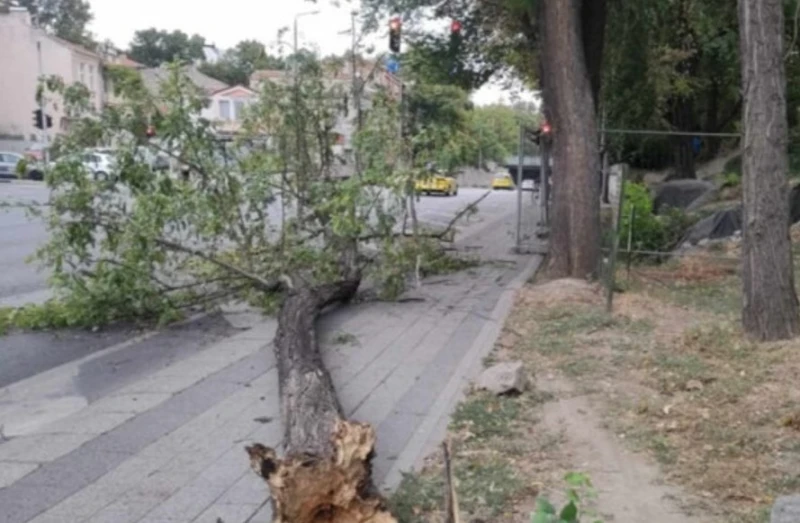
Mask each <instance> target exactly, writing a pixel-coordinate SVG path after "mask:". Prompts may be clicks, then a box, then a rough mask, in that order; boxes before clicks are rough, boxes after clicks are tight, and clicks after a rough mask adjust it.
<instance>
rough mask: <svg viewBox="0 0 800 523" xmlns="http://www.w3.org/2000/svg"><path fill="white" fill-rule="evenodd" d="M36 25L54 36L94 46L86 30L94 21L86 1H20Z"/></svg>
mask: <svg viewBox="0 0 800 523" xmlns="http://www.w3.org/2000/svg"><path fill="white" fill-rule="evenodd" d="M19 5H20V7H26V8H27V9H28V11H30V13H31V15H32V16H33V17H34V19H35V21H36V23H38V24H39V25H40V26H41V27H44V28H45V29H47V30H48V31H50V32H52V33H53V34H54V35H56V36H58V37H59V38H63V39H64V40H68V41H70V42H72V43H75V44H79V45H87V46H92V45H93V43H94V42H93V40H92V37H91V35H90V34H89V32H88V31H87V29H86V26H87V25H89V22H91V21H92V18H94V15H92V9H91V6H90V5H89V2H87V1H86V0H19Z"/></svg>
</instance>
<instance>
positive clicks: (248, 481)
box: [218, 453, 269, 505]
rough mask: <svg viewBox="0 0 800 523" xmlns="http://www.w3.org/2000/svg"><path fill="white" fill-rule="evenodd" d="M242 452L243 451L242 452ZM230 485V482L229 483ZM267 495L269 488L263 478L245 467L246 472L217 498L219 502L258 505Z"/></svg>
mask: <svg viewBox="0 0 800 523" xmlns="http://www.w3.org/2000/svg"><path fill="white" fill-rule="evenodd" d="M242 454H244V453H242ZM229 485H230V483H229ZM268 497H269V488H268V487H267V484H266V483H265V482H264V480H263V479H262V478H260V477H258V476H256V474H255V472H253V471H252V470H250V467H249V466H248V467H247V473H246V474H243V475H242V476H241V477H240V478H239V479H238V480H237V481H236V482H235V483H233V486H232V487H231V488H229V489H228V490H227V491H225V493H224V494H223V495H222V497H220V498H219V501H218V503H220V504H234V505H237V504H245V505H248V504H252V505H260V504H261V503H263V502H264V500H265V499H267V498H268Z"/></svg>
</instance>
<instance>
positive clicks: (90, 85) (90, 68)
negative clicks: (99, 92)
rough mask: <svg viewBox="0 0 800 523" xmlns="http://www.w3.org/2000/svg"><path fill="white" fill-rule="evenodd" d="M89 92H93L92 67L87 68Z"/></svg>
mask: <svg viewBox="0 0 800 523" xmlns="http://www.w3.org/2000/svg"><path fill="white" fill-rule="evenodd" d="M87 87H88V88H89V90H90V91H92V92H94V66H93V65H90V66H89V84H88V85H87Z"/></svg>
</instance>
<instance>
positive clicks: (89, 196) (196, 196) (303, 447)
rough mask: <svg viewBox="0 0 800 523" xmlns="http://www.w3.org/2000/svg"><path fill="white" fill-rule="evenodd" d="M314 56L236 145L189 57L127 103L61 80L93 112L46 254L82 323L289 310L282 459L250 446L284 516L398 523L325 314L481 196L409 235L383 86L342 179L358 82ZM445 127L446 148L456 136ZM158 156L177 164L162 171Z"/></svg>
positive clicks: (412, 255) (407, 266)
mask: <svg viewBox="0 0 800 523" xmlns="http://www.w3.org/2000/svg"><path fill="white" fill-rule="evenodd" d="M303 68H304V70H302V71H300V74H299V75H298V76H297V80H295V82H293V84H292V85H279V84H267V85H266V86H264V88H263V90H262V92H261V93H260V96H259V100H258V101H257V102H256V103H254V104H252V106H250V107H249V108H248V109H247V110H246V111H245V112H244V114H243V115H242V129H241V132H240V133H239V135H238V136H237V137H236V139H234V140H228V141H221V140H220V139H219V136H218V133H217V132H216V131H215V128H214V126H213V125H212V124H211V123H210V122H208V121H205V120H203V119H202V118H199V114H200V112H201V110H202V108H203V107H204V100H203V93H200V92H198V91H197V89H196V88H195V87H194V86H193V85H192V84H191V83H190V82H189V80H188V79H187V78H186V77H184V76H183V75H182V74H181V72H180V69H179V68H178V67H175V68H173V70H172V74H171V76H170V78H169V80H168V81H167V82H165V83H164V84H163V85H162V86H161V90H160V92H159V94H158V95H157V96H152V95H151V94H149V93H148V92H147V91H146V90H144V88H143V87H142V86H141V84H140V83H137V82H135V81H131V82H130V83H129V84H124V85H123V87H124V91H123V92H122V93H120V94H121V95H123V98H124V100H125V101H124V103H122V104H119V105H116V106H112V107H108V108H105V109H104V110H103V112H102V113H93V112H92V111H91V109H90V105H89V104H88V103H87V101H88V97H87V95H88V93H87V92H86V91H85V89H83V88H81V87H66V86H64V85H61V84H60V83H59V82H58V81H55V80H53V81H51V82H50V85H49V87H50V89H52V90H56V91H58V92H59V93H60V94H61V95H62V96H63V98H64V100H65V104H66V106H67V107H69V108H70V110H72V111H73V114H82V115H83V117H82V118H80V119H78V120H77V121H76V123H75V126H74V127H73V128H72V130H71V132H70V133H69V134H68V135H66V137H65V138H64V139H63V141H62V142H61V143H60V144H59V147H60V150H61V151H62V160H61V161H59V162H58V163H57V164H56V165H55V167H54V168H53V169H52V171H51V172H50V173H48V177H47V182H48V185H49V186H50V188H51V189H52V193H53V197H52V201H51V205H50V207H49V208H48V210H47V211H46V214H45V217H46V219H47V223H48V228H49V231H50V235H51V240H50V242H49V243H48V244H47V245H46V246H45V247H43V248H42V249H41V251H40V252H39V253H38V258H39V259H40V261H42V262H43V263H44V264H45V265H46V266H47V267H49V268H50V269H51V270H52V271H53V282H54V285H55V291H56V293H57V296H58V299H59V300H61V302H62V303H64V304H65V306H66V307H67V308H68V309H69V310H70V311H71V314H74V317H75V323H83V324H91V325H96V324H102V323H107V322H111V321H115V320H118V319H132V318H136V319H140V318H159V319H161V320H170V319H173V318H175V317H176V316H178V315H179V314H181V313H182V312H184V311H186V310H187V309H192V308H196V307H208V306H213V305H214V304H216V303H219V302H220V301H222V300H240V301H246V302H249V303H251V304H253V305H258V306H261V307H264V308H270V307H271V308H273V309H275V310H276V311H277V316H278V331H277V335H276V338H275V342H274V345H275V353H276V356H277V362H278V378H279V387H280V405H281V418H282V422H283V427H284V442H283V443H284V447H285V456H284V457H283V458H282V459H279V458H278V456H277V453H276V452H275V450H273V449H270V448H267V447H265V446H263V445H261V444H256V445H253V446H251V447H248V453H249V455H250V459H251V463H252V465H253V468H254V470H255V471H256V472H257V473H259V474H260V475H261V476H262V477H264V478H265V480H266V481H267V484H268V485H269V487H270V489H271V491H272V499H273V503H274V507H275V511H274V514H275V515H274V517H275V521H284V522H290V521H291V522H298V523H299V522H307V521H308V522H310V521H323V520H324V521H337V522H349V521H360V522H384V521H394V519H393V517H392V516H391V514H389V513H388V511H387V509H386V508H385V506H384V503H383V500H382V499H381V497H380V496H379V495H378V493H377V491H376V490H375V489H374V488H373V484H372V478H371V465H370V461H371V457H372V454H373V449H374V444H375V433H374V430H373V429H372V428H371V427H370V426H368V425H364V424H360V423H356V422H351V421H348V420H346V419H345V417H344V416H343V413H342V408H341V406H340V404H339V401H338V399H337V396H336V392H335V389H334V386H333V383H332V380H331V377H330V375H329V373H328V371H327V369H325V367H324V365H323V362H322V358H321V355H320V349H319V345H318V343H317V336H316V320H317V318H318V316H319V315H320V313H321V312H322V311H323V310H324V309H325V308H326V307H328V306H330V305H333V304H336V303H342V302H345V303H346V302H348V301H349V300H351V299H352V298H353V297H354V296H355V295H356V293H357V291H358V289H359V287H360V285H361V283H362V280H364V279H366V278H369V279H370V280H372V281H374V282H376V284H377V286H378V287H379V288H381V289H382V290H383V291H385V292H388V293H389V294H394V295H397V294H398V293H399V292H400V290H401V289H402V285H403V283H404V282H405V281H406V279H407V276H408V275H409V274H410V273H411V272H413V270H414V269H417V270H418V269H419V265H420V263H428V262H431V261H435V260H434V258H435V257H436V256H444V254H443V252H442V251H441V250H440V249H437V248H436V246H435V244H434V245H433V247H434V248H431V246H432V244H431V243H430V242H438V241H439V240H441V239H443V238H452V230H453V228H454V227H455V225H456V221H457V219H459V218H460V217H462V216H463V215H465V214H467V213H470V212H474V210H475V206H476V204H477V202H474V203H473V204H471V205H470V206H468V207H467V208H466V209H464V211H462V212H460V213H458V214H457V215H456V217H455V218H454V220H453V221H452V222H451V223H450V224H449V225H448V227H447V228H446V229H445V230H443V231H437V232H429V233H424V232H421V233H419V234H414V235H412V236H411V237H407V233H406V232H405V230H403V229H402V228H401V227H400V224H401V223H402V222H403V221H404V219H403V218H404V214H405V213H406V212H407V205H406V200H407V196H408V195H407V192H406V191H407V187H408V185H409V180H411V181H413V179H414V177H415V176H416V175H417V174H418V171H419V169H418V167H417V166H415V165H414V164H410V165H408V166H406V167H403V168H401V165H405V164H402V163H401V162H400V158H401V155H402V142H401V140H398V139H397V132H398V126H397V124H396V122H397V109H398V108H397V104H396V102H395V101H394V100H392V99H391V98H390V97H388V96H385V95H382V94H380V93H379V94H376V95H375V96H374V98H373V100H372V104H371V108H370V110H369V111H365V112H364V114H359V122H360V129H359V130H358V132H357V134H356V136H355V140H354V144H355V155H356V157H357V161H356V162H354V163H355V164H356V165H358V169H357V170H356V171H355V172H353V173H351V176H349V177H346V178H345V177H342V176H339V175H338V173H339V171H340V169H341V168H342V162H341V160H340V159H339V158H337V157H336V155H335V154H334V152H333V149H332V143H333V140H332V139H331V137H332V134H333V129H334V128H335V127H336V125H337V120H338V119H340V118H341V116H340V108H341V103H342V100H346V97H345V96H344V95H345V93H344V92H343V91H341V90H337V88H336V87H333V88H331V87H330V86H329V85H326V82H325V72H324V71H323V70H322V69H321V67H320V66H319V65H318V64H304V65H303ZM354 89H357V87H356V86H354ZM356 94H357V95H358V96H360V92H356ZM345 103H346V102H345ZM149 125H154V126H155V129H156V136H157V137H156V138H148V137H147V134H149V133H145V129H146V128H147V127H148V126H149ZM440 131H441V132H437V133H435V134H436V139H437V140H438V142H437V143H441V141H442V140H443V137H446V136H447V128H443V129H440ZM429 132H430V130H429ZM452 134H453V136H454V137H455V136H457V130H454V132H453V133H452ZM411 138H412V139H415V137H411ZM416 139H417V140H424V139H425V138H424V137H416ZM454 139H455V138H454ZM98 143H106V144H114V151H115V152H114V159H115V166H114V168H113V172H111V173H108V174H109V176H107V177H104V178H102V179H97V180H95V179H93V177H92V176H91V175H90V174H91V173H90V172H87V170H88V169H87V166H86V165H84V164H83V163H82V162H81V160H80V156H81V153H82V151H83V150H84V148H85V147H86V146H88V145H97V144H98ZM154 155H155V156H158V155H160V156H163V157H167V158H168V159H169V160H170V161H171V163H172V164H173V170H172V171H170V170H167V171H162V170H158V169H155V168H154V163H153V162H151V161H150V160H148V158H152V157H153V156H154ZM173 172H177V173H178V174H177V175H176V174H172V173H173ZM186 172H188V173H189V174H188V179H185V178H184V176H183V173H186Z"/></svg>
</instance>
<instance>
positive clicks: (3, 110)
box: [0, 5, 105, 151]
mask: <svg viewBox="0 0 800 523" xmlns="http://www.w3.org/2000/svg"><path fill="white" fill-rule="evenodd" d="M0 70H2V71H3V74H1V75H0V93H2V96H0V148H3V149H6V150H9V149H10V150H19V151H21V150H23V149H24V148H25V147H27V146H29V145H31V144H32V143H35V142H39V141H41V138H42V136H41V131H39V130H38V129H37V128H36V127H35V126H34V116H33V113H34V111H35V110H36V109H38V104H37V101H36V91H37V88H38V85H39V78H40V76H45V77H47V76H59V77H60V78H61V79H62V80H63V81H64V82H65V83H66V84H74V83H76V82H80V83H82V84H83V85H85V86H86V87H87V89H88V90H89V93H90V96H91V101H92V105H93V107H94V108H95V109H97V110H100V109H101V108H102V107H103V103H104V101H105V100H104V93H105V86H104V82H103V57H102V56H101V55H100V54H98V53H96V52H94V51H91V50H89V49H86V48H84V47H81V46H79V45H75V44H73V43H70V42H67V41H65V40H62V39H60V38H57V37H55V36H53V35H50V34H47V33H46V32H45V31H44V30H42V29H40V28H38V27H35V26H34V25H33V23H32V21H31V16H30V13H29V12H28V10H27V9H25V8H21V7H10V6H7V5H6V6H2V7H0ZM44 105H45V107H44V109H45V114H47V115H48V116H50V118H51V121H52V128H51V129H49V130H48V134H49V135H50V136H52V135H54V134H56V133H59V132H63V131H65V130H67V129H68V128H69V122H70V116H71V115H69V114H67V113H66V111H65V109H64V106H63V103H62V101H61V100H60V98H59V97H58V96H56V95H54V94H53V93H47V94H46V97H45V104H44Z"/></svg>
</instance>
